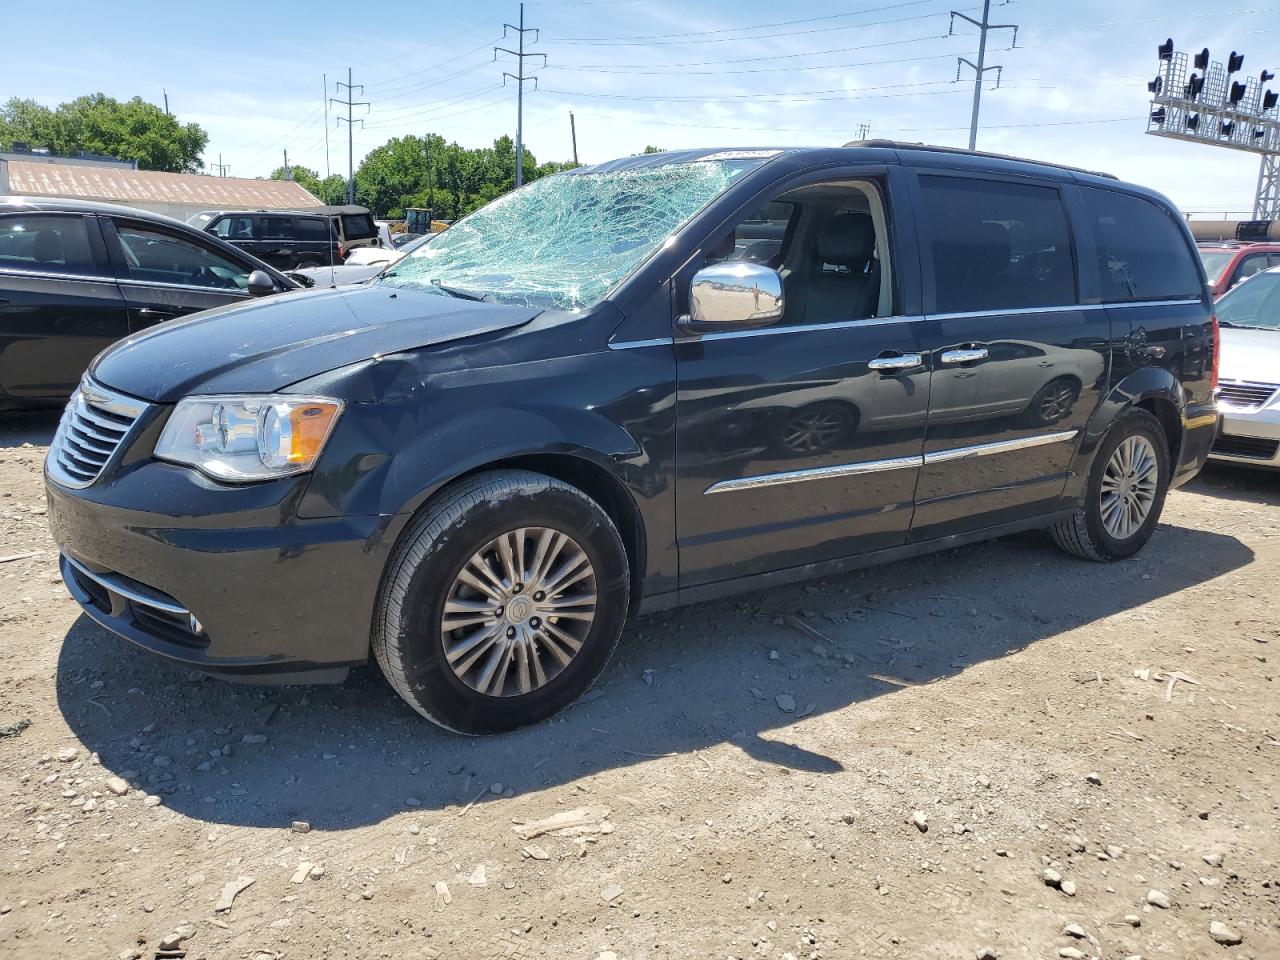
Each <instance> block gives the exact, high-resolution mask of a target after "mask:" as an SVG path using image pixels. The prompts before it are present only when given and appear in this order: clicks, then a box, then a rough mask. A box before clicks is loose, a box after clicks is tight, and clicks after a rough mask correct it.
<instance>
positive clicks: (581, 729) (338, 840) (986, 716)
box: [0, 417, 1280, 960]
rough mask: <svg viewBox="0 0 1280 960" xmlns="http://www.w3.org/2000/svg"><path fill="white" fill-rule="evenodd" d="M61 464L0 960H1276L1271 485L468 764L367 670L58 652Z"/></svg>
mask: <svg viewBox="0 0 1280 960" xmlns="http://www.w3.org/2000/svg"><path fill="white" fill-rule="evenodd" d="M52 425H53V424H52V420H50V419H49V418H47V417H43V418H41V417H34V418H33V417H28V418H10V419H8V420H3V421H0V558H3V562H0V662H2V667H0V728H4V729H3V731H0V732H2V733H3V734H4V735H3V737H2V738H0V836H3V840H4V845H3V851H2V852H0V956H12V957H22V958H52V957H58V958H68V960H70V958H99V957H103V958H114V957H117V956H121V957H138V956H141V957H146V958H152V957H155V956H157V955H159V956H162V957H163V956H182V955H183V954H182V953H181V952H180V950H182V949H185V956H186V957H187V958H188V960H194V958H201V957H204V958H209V960H214V958H251V960H259V958H260V960H267V958H288V960H312V958H329V957H334V958H336V957H359V958H361V960H366V958H369V960H371V958H378V957H396V958H435V957H441V958H449V960H452V958H463V960H469V958H489V957H527V958H543V957H548V958H585V960H596V958H597V957H601V956H603V957H605V958H611V956H612V955H616V957H617V958H619V960H631V958H641V957H645V958H650V957H651V958H672V960H675V958H681V960H685V958H693V957H698V958H702V957H707V958H711V957H714V958H725V957H734V958H746V957H771V958H797V960H802V958H806V957H809V958H814V957H825V958H840V957H861V956H867V957H895V958H898V957H900V958H911V960H916V958H934V957H942V958H965V960H973V958H975V957H981V956H983V954H982V951H983V950H984V949H986V948H989V949H990V950H991V951H993V953H992V954H990V955H992V956H994V955H996V954H998V955H999V957H1001V958H1021V957H1027V958H1056V957H1060V956H1061V957H1068V958H1070V957H1089V956H1098V957H1104V958H1125V957H1131V956H1141V957H1144V958H1161V957H1177V958H1185V957H1219V956H1221V957H1231V958H1243V957H1252V958H1258V960H1263V958H1269V960H1274V958H1277V957H1280V716H1278V709H1277V704H1280V699H1278V694H1280V684H1277V683H1276V677H1277V674H1278V673H1280V624H1278V623H1277V610H1278V609H1280V598H1278V596H1277V586H1276V585H1277V581H1278V579H1280V577H1278V575H1280V477H1273V476H1267V475H1258V474H1250V473H1245V472H1239V471H1232V470H1225V469H1213V470H1211V471H1210V472H1209V473H1208V474H1207V475H1206V476H1205V477H1204V478H1202V479H1201V480H1199V481H1197V482H1196V483H1195V484H1194V485H1193V486H1192V487H1191V488H1190V489H1189V490H1186V491H1183V492H1179V493H1177V494H1174V495H1172V496H1171V497H1170V500H1169V504H1168V508H1167V510H1166V513H1165V523H1164V525H1163V526H1162V528H1161V529H1160V531H1159V532H1158V533H1157V535H1156V537H1155V539H1154V541H1153V542H1152V544H1151V545H1150V547H1149V548H1148V549H1147V551H1146V552H1145V553H1144V554H1143V555H1142V556H1141V557H1140V558H1139V559H1137V560H1135V561H1132V562H1129V563H1126V564H1122V565H1119V566H1114V567H1101V566H1094V565H1090V564H1086V563H1082V562H1078V561H1073V560H1070V559H1068V558H1066V557H1065V556H1063V555H1060V554H1059V553H1057V552H1056V551H1055V550H1054V549H1053V548H1052V547H1051V546H1049V545H1047V544H1046V543H1044V542H1042V541H1040V540H1038V539H1037V538H1019V539H1013V540H1007V541H1003V542H999V543H992V544H987V545H983V546H978V547H972V548H966V549H963V550H957V551H953V552H951V553H948V554H943V555H939V556H936V557H932V558H929V559H926V560H918V561H912V562H907V563H899V564H895V565H892V566H888V567H883V568H880V569H875V570H870V571H866V572H863V573H858V574H853V575H849V576H844V577H839V578H833V579H829V580H824V581H820V582H818V583H814V584H809V585H801V586H796V587H791V588H785V589H779V590H776V591H773V592H770V593H765V594H760V595H753V596H750V597H748V598H746V599H741V600H730V601H724V602H720V603H715V604H709V605H706V606H702V607H697V608H692V609H689V610H684V611H679V612H676V613H672V614H669V615H663V616H661V617H656V618H652V619H648V620H644V621H642V622H639V623H637V624H635V625H633V626H632V627H631V628H630V629H629V630H628V631H627V634H626V636H625V637H624V638H623V643H622V647H621V649H620V652H619V655H618V656H617V658H616V659H615V660H614V662H613V664H612V665H611V666H610V668H609V669H608V671H607V672H606V673H605V675H604V677H603V679H602V681H601V683H600V685H599V686H598V687H597V689H596V690H595V691H593V693H592V694H591V696H590V697H589V698H588V701H587V702H586V703H584V704H581V705H579V706H576V707H574V708H573V709H572V710H570V711H569V712H568V713H567V714H566V715H564V716H563V717H562V718H560V719H558V720H556V721H555V722H553V723H549V724H546V725H543V726H540V727H537V728H534V729H530V730H525V731H523V732H520V733H518V734H515V735H511V736H505V737H497V738H491V739H486V740H466V739H460V738H457V737H453V736H450V735H447V734H445V733H443V732H442V731H439V730H437V729H435V728H434V727H432V726H430V725H428V724H426V723H425V722H422V721H420V720H419V719H417V717H416V715H414V714H412V713H411V712H410V711H409V710H408V709H407V708H406V707H404V706H402V705H401V703H400V702H399V701H398V700H397V699H396V697H395V696H394V695H393V694H392V693H391V691H390V690H389V688H388V687H387V686H386V685H385V684H384V683H383V681H382V679H381V677H380V676H379V675H378V673H377V672H376V669H373V668H370V669H368V670H366V671H363V672H361V673H360V674H359V675H357V676H354V677H353V678H352V679H351V680H350V681H349V682H348V683H347V684H346V685H345V686H342V687H324V688H283V689H281V688H263V687H247V686H236V685H230V684H226V683H222V682H219V681H215V680H207V679H204V678H202V677H200V676H198V675H195V674H190V673H188V672H187V671H186V670H183V669H180V668H178V667H176V666H172V665H169V664H168V663H165V662H163V661H161V660H159V659H156V658H154V657H151V656H148V655H146V654H144V653H142V652H140V651H138V650H135V649H134V648H133V647H131V646H130V645H129V644H128V643H126V642H125V641H123V640H119V639H117V638H115V637H113V636H111V635H109V634H107V633H105V632H104V631H102V630H100V629H99V628H97V627H96V626H94V625H93V624H92V623H91V622H90V621H89V620H88V619H87V618H85V617H82V616H80V614H79V611H78V608H77V607H76V605H75V603H74V602H72V601H71V600H70V598H69V597H67V595H66V593H65V591H64V589H63V587H62V585H61V583H60V581H59V579H58V575H57V568H56V564H55V552H54V549H53V545H52V543H51V542H50V540H49V538H48V534H47V532H46V529H45V523H44V517H43V493H42V488H41V480H40V462H41V458H42V457H43V454H44V444H45V443H46V442H47V440H48V438H49V435H50V433H51V430H52ZM27 553H34V556H29V557H26V558H21V559H12V558H13V556H14V555H22V554H27ZM1179 672H1180V673H1179ZM1179 677H1180V678H1181V679H1179ZM1171 679H1173V680H1174V681H1175V682H1174V683H1173V684H1172V685H1171V683H1170V680H1171ZM27 723H29V725H25V724H27ZM113 778H117V779H113ZM117 792H118V794H117ZM573 811H580V813H579V814H576V816H579V817H580V818H581V820H582V824H581V825H580V826H579V828H578V829H577V830H576V831H573V830H571V831H561V832H548V833H543V834H542V835H540V836H532V834H533V833H536V832H537V829H536V827H535V828H522V827H521V823H523V822H526V821H538V820H540V819H542V818H545V817H548V816H551V815H554V814H570V813H571V812H573ZM917 813H919V814H920V815H921V817H922V818H927V819H922V820H921V823H922V824H923V826H924V827H927V829H921V827H918V826H917V825H916V824H914V823H913V822H912V818H913V816H914V815H916V814H917ZM294 821H305V822H306V823H308V824H309V825H310V830H309V832H305V833H302V832H294V830H293V829H292V827H291V825H292V824H293V822H294ZM306 864H311V865H313V866H314V867H315V869H311V870H307V869H305V868H304V866H305V865H306ZM1049 871H1055V872H1049ZM1046 876H1047V877H1048V880H1046ZM1056 877H1060V878H1061V879H1060V880H1056V879H1055V878H1056ZM242 878H244V879H248V878H252V881H253V882H252V884H251V885H249V886H247V887H246V888H245V889H243V890H242V891H241V892H240V893H239V894H238V895H237V896H236V897H235V898H234V903H233V905H232V906H231V908H230V909H229V910H215V905H216V901H218V899H219V897H220V895H222V894H223V889H224V886H225V885H227V884H228V883H229V882H231V883H232V884H233V888H234V886H238V885H239V884H238V883H237V881H239V882H243V880H242ZM1157 901H1159V905H1157V904H1156V902H1157ZM1214 922H1217V923H1220V924H1225V925H1226V927H1228V928H1229V930H1228V931H1227V933H1234V934H1235V936H1237V937H1242V938H1243V943H1241V944H1239V945H1223V944H1220V943H1219V942H1217V941H1216V940H1215V939H1214V938H1213V937H1212V936H1211V933H1210V925H1211V923H1214ZM1072 924H1074V925H1076V926H1072V927H1070V928H1069V929H1068V925H1072ZM183 925H187V929H185V930H177V931H176V932H178V933H181V934H188V933H190V934H193V935H191V936H190V937H189V938H186V939H183V940H182V941H181V948H180V949H179V950H173V951H165V950H163V949H161V948H162V946H163V944H164V943H165V938H166V937H167V936H168V935H170V934H171V933H173V932H175V928H180V927H182V926H183ZM1215 930H1216V931H1217V933H1218V937H1219V939H1226V940H1230V939H1234V938H1233V937H1230V936H1227V933H1224V932H1223V931H1222V930H1221V928H1216V927H1215ZM170 942H172V941H170ZM157 951H159V953H158V954H157ZM1071 951H1078V952H1071Z"/></svg>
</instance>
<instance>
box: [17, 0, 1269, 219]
mask: <svg viewBox="0 0 1280 960" xmlns="http://www.w3.org/2000/svg"><path fill="white" fill-rule="evenodd" d="M954 2H956V3H957V9H962V10H964V11H965V12H967V13H969V14H970V15H971V16H975V17H980V15H981V5H980V2H979V3H977V4H975V3H974V2H973V0H968V5H965V4H966V0H954ZM1265 3H1266V0H1220V3H1219V4H1218V7H1220V8H1221V9H1216V10H1214V11H1213V12H1212V13H1206V12H1205V11H1206V10H1209V9H1211V6H1210V5H1209V4H1206V3H1203V2H1199V3H1193V2H1187V0H1162V2H1159V3H1157V2H1151V0H1130V2H1126V3H1116V2H1104V0H1073V2H1070V3H1067V2H1063V0H1015V2H1010V3H1001V2H999V0H996V2H994V3H993V5H992V19H993V21H998V22H1002V23H1017V24H1019V25H1020V27H1021V29H1020V30H1019V32H1018V45H1017V47H1016V48H1015V49H1009V43H1008V39H1009V34H1008V32H1007V31H1006V32H1002V33H1000V34H993V35H992V44H991V49H990V53H989V57H988V63H991V64H1002V65H1003V66H1004V73H1003V79H1002V83H1001V86H1000V89H998V90H997V89H994V87H995V83H994V77H993V78H992V80H991V82H989V83H988V84H987V87H988V90H987V91H986V92H985V93H984V95H983V114H982V123H983V130H982V132H981V133H980V138H979V144H978V145H979V147H980V148H982V149H988V150H994V151H999V152H1005V153H1012V154H1017V155H1022V156H1029V157H1034V158H1039V159H1047V160H1055V161H1059V162H1064V163H1072V164H1078V165H1081V166H1086V167H1090V168H1093V169H1101V170H1107V171H1110V172H1112V173H1115V174H1117V175H1119V176H1121V177H1123V178H1125V179H1129V180H1135V181H1138V182H1142V183H1146V184H1148V185H1150V186H1153V187H1156V188H1157V189H1160V190H1163V191H1164V192H1166V193H1168V194H1169V195H1170V196H1171V197H1172V198H1173V199H1174V200H1175V201H1176V202H1177V203H1178V204H1180V205H1181V206H1182V207H1183V208H1184V209H1187V210H1247V209H1248V207H1249V206H1250V204H1251V202H1252V197H1253V192H1254V189H1255V186H1256V179H1257V160H1256V158H1254V157H1253V156H1251V155H1247V154H1238V153H1233V152H1230V151H1225V150H1221V149H1215V148H1212V147H1206V146H1200V145H1196V144H1185V143H1181V142H1176V141H1169V140H1164V139H1159V138H1154V137H1149V136H1146V135H1145V133H1144V130H1145V123H1144V119H1143V118H1144V117H1145V115H1146V109H1147V108H1146V104H1147V94H1146V81H1147V80H1148V79H1150V78H1151V76H1153V75H1154V73H1155V70H1156V57H1155V46H1156V44H1158V43H1159V42H1160V41H1162V40H1164V39H1165V37H1169V36H1171V37H1173V38H1174V39H1175V41H1177V42H1178V44H1179V47H1180V48H1181V49H1188V50H1190V49H1199V48H1200V47H1202V46H1208V47H1209V48H1210V49H1211V50H1212V51H1213V54H1214V58H1215V59H1219V58H1221V59H1225V56H1226V54H1227V53H1228V52H1229V51H1230V50H1231V49H1237V50H1240V51H1241V52H1243V53H1244V54H1245V55H1246V61H1245V71H1246V72H1247V73H1251V74H1256V73H1257V72H1258V71H1259V70H1260V69H1261V68H1262V67H1264V66H1266V67H1269V68H1272V69H1275V68H1276V67H1278V66H1280V19H1277V14H1280V3H1277V5H1276V6H1274V7H1268V6H1266V5H1265ZM56 8H57V15H56V38H52V37H51V38H50V39H51V41H52V42H45V41H44V40H41V39H40V38H42V37H44V36H46V35H47V33H48V31H49V28H50V22H49V20H48V17H47V14H48V12H49V11H50V10H51V9H53V8H51V7H42V6H40V5H38V4H22V5H16V6H11V7H10V8H9V9H7V10H6V12H5V22H6V26H7V28H8V29H7V30H6V33H7V34H8V35H9V36H10V37H27V38H31V40H30V42H24V43H22V44H17V43H13V42H11V43H9V44H6V69H5V83H4V89H3V90H0V97H4V98H7V97H8V96H11V95H16V96H22V97H32V98H34V99H36V100H39V101H41V102H44V103H48V104H50V105H53V104H56V103H57V102H59V101H62V100H65V99H69V98H71V97H74V96H77V95H79V94H82V93H87V92H90V91H102V92H104V93H107V94H110V95H112V96H116V97H120V98H126V97H130V96H134V95H141V96H143V97H145V98H147V99H149V100H153V101H154V102H157V103H159V102H161V96H162V94H161V91H162V90H167V91H168V94H169V102H170V106H171V109H172V110H173V111H174V112H175V113H176V114H177V115H178V116H179V117H180V118H182V119H184V120H195V121H197V122H199V123H200V124H201V125H202V126H204V127H205V129H207V130H208V131H209V133H210V142H209V149H208V151H207V153H206V160H207V161H210V162H216V161H217V160H218V154H219V153H220V154H221V156H222V162H224V163H226V164H228V165H229V166H230V173H231V175H233V176H263V175H265V174H267V173H269V172H270V170H271V169H273V168H274V167H276V166H278V165H279V164H280V162H281V155H282V150H283V149H284V148H286V147H287V148H288V150H289V155H290V159H291V160H293V161H295V162H299V163H304V164H306V165H307V166H310V167H313V168H317V169H319V170H320V171H321V173H323V172H324V170H325V166H326V159H325V143H324V136H325V116H324V111H323V95H322V94H323V88H322V84H323V77H322V75H323V74H325V73H327V74H328V79H329V93H330V94H331V95H332V94H333V93H334V89H333V83H334V81H335V80H338V79H344V80H345V78H346V70H347V67H348V66H350V67H351V68H353V70H354V74H355V81H356V83H363V84H364V85H365V91H364V95H363V96H361V97H359V99H362V100H368V101H370V102H371V107H370V109H369V110H368V111H358V112H357V116H360V115H363V117H364V119H365V126H364V129H357V130H356V133H355V153H356V159H357V162H358V161H359V158H360V156H361V155H363V153H364V152H366V151H367V150H368V149H370V148H372V147H375V146H378V145H379V144H381V143H384V142H385V141H386V140H387V139H389V138H390V137H393V136H398V135H403V134H409V133H423V132H426V131H428V130H430V131H434V132H438V133H441V134H443V135H444V136H446V137H448V138H449V139H453V140H457V141H459V142H460V143H463V144H465V145H468V146H478V145H482V144H486V143H488V142H490V141H492V140H493V139H494V138H495V137H497V136H500V135H502V134H503V133H511V134H514V130H515V90H514V88H512V87H511V86H508V87H506V88H505V89H504V88H503V87H502V72H503V70H504V69H511V65H510V64H505V65H504V64H501V63H494V62H493V49H492V48H493V47H494V46H495V45H505V46H514V37H511V36H509V37H508V38H507V40H506V41H505V42H504V41H503V39H502V33H503V27H502V25H503V22H504V21H508V22H515V19H516V17H517V16H518V9H517V5H516V4H515V3H511V2H507V0H474V2H472V3H468V4H457V3H449V4H442V3H439V2H417V3H413V4H408V3H399V2H392V3H381V4H372V5H369V6H367V7H366V6H362V5H360V4H353V3H351V2H349V0H348V2H330V0H313V2H310V3H306V4H288V5H285V4H271V3H261V2H259V3H249V2H245V0H223V2H221V3H218V4H174V3H172V2H166V3H159V2H151V3H145V2H128V0H119V2H116V3H112V4H101V3H97V2H92V3H91V2H81V0H63V2H61V3H59V4H57V5H56ZM951 9H952V2H951V0H845V2H833V0H810V2H809V3H806V4H803V5H800V4H780V3H776V2H773V3H770V2H765V0H709V2H699V3H688V2H676V0H542V2H530V3H527V4H526V6H525V11H526V12H525V16H526V22H527V24H528V25H530V26H536V27H539V28H540V29H541V35H540V42H539V43H538V44H537V45H536V46H534V47H531V49H533V50H536V51H539V52H542V53H545V54H546V55H547V58H548V63H547V66H546V67H545V68H544V67H541V66H536V67H534V65H535V63H538V62H536V61H531V62H530V66H531V67H532V68H534V72H536V73H538V74H539V75H540V78H539V87H540V89H539V90H538V91H536V92H535V91H533V90H532V88H531V85H530V88H529V90H528V92H527V95H526V100H525V104H526V111H525V133H526V142H527V143H528V146H529V148H530V149H531V150H533V151H534V153H535V154H536V155H537V157H538V158H539V159H540V160H544V159H568V158H569V157H570V156H571V147H570V139H569V117H568V114H569V111H571V110H572V111H573V112H574V113H575V114H576V116H577V122H578V146H579V153H580V156H581V159H582V160H583V161H584V162H592V161H600V160H606V159H609V158H611V157H615V156H619V155H625V154H628V153H634V152H638V151H639V150H641V149H642V148H643V147H644V146H645V145H646V144H651V143H652V144H658V145H661V146H664V147H669V148H676V147H693V146H715V145H735V146H736V145H749V144H770V145H788V144H833V143H843V142H845V141H846V140H850V139H853V138H855V137H856V135H857V132H858V129H859V126H860V125H861V124H864V123H865V124H867V125H868V126H869V127H870V131H871V136H873V137H896V138H900V139H904V140H923V141H928V142H932V143H941V144H951V145H958V146H963V145H965V143H966V142H967V136H968V119H969V108H970V100H971V97H972V89H973V87H972V83H971V82H961V83H955V77H956V57H957V56H966V57H969V58H970V59H974V58H975V56H976V49H977V38H976V35H975V32H974V30H973V29H972V28H971V27H969V26H968V25H967V24H964V23H962V22H960V21H957V22H956V24H955V31H954V34H953V35H951V36H948V29H949V16H948V13H949V11H950V10H951ZM762 25H763V26H762ZM1277 72H1280V70H1277ZM1277 89H1280V86H1277ZM329 126H330V129H329V139H330V148H329V153H330V159H329V166H330V168H331V169H332V170H333V171H334V172H340V173H345V170H346V160H347V139H346V129H345V126H343V127H341V128H335V126H334V124H333V119H332V115H331V116H330V119H329Z"/></svg>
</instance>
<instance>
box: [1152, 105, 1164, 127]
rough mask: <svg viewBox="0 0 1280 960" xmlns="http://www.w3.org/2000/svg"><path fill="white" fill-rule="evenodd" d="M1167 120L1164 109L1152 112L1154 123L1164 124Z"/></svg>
mask: <svg viewBox="0 0 1280 960" xmlns="http://www.w3.org/2000/svg"><path fill="white" fill-rule="evenodd" d="M1166 119H1167V116H1166V114H1165V112H1164V107H1160V108H1159V109H1157V110H1153V111H1152V112H1151V122H1152V123H1157V124H1163V123H1164V122H1165V120H1166Z"/></svg>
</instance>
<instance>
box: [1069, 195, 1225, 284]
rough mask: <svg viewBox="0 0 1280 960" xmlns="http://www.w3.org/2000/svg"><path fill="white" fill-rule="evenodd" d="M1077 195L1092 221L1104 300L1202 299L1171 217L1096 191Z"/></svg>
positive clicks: (1186, 247) (1190, 256) (1196, 276)
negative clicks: (1082, 200)
mask: <svg viewBox="0 0 1280 960" xmlns="http://www.w3.org/2000/svg"><path fill="white" fill-rule="evenodd" d="M1080 192H1081V193H1082V194H1083V195H1084V202H1085V205H1086V207H1087V208H1088V210H1089V217H1090V219H1091V220H1092V221H1093V229H1094V237H1095V238H1096V240H1097V244H1098V272H1099V273H1101V275H1102V299H1103V300H1104V301H1106V302H1107V303H1122V302H1124V301H1126V300H1185V299H1191V298H1194V297H1199V296H1201V294H1202V292H1203V286H1202V282H1201V279H1200V271H1199V270H1197V269H1196V261H1195V257H1194V255H1193V254H1192V252H1191V248H1190V246H1189V245H1188V244H1187V241H1186V239H1185V238H1184V236H1183V233H1182V228H1181V226H1180V225H1179V224H1178V222H1177V221H1176V220H1175V219H1174V217H1173V214H1171V213H1170V212H1169V211H1168V210H1165V209H1164V208H1163V207H1161V206H1158V205H1156V204H1154V203H1152V202H1151V201H1150V200H1144V199H1142V198H1141V197H1132V196H1129V195H1128V194H1124V193H1115V192H1113V191H1111V190H1102V189H1099V188H1097V187H1082V188H1081V189H1080Z"/></svg>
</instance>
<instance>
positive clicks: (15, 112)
mask: <svg viewBox="0 0 1280 960" xmlns="http://www.w3.org/2000/svg"><path fill="white" fill-rule="evenodd" d="M14 141H23V142H27V143H30V144H31V145H32V146H44V147H48V148H49V149H50V150H52V151H53V152H54V153H60V154H73V153H75V152H76V151H77V150H88V151H91V152H93V153H102V154H106V155H107V156H111V157H118V158H120V159H121V160H136V161H137V162H138V166H139V167H141V168H142V169H143V170H165V171H169V172H171V173H187V172H192V171H196V170H200V169H202V168H203V167H204V163H203V162H202V161H201V160H200V154H201V153H202V152H203V151H204V148H205V147H206V146H207V145H208V143H209V135H208V134H207V133H206V132H205V131H204V130H203V129H202V128H201V127H200V126H199V125H198V124H194V123H187V124H183V123H179V122H178V120H177V119H175V118H174V117H172V116H170V115H169V114H167V113H165V112H164V111H163V110H161V109H160V108H159V107H157V106H156V105H155V104H154V103H147V102H146V101H145V100H143V99H142V98H141V97H134V98H133V99H132V100H126V101H124V102H121V101H119V100H116V99H115V98H113V97H108V96H106V95H105V94H102V93H94V94H89V95H88V96H83V97H77V98H76V99H75V100H71V101H69V102H67V103H62V104H59V105H58V106H57V108H56V109H53V110H50V109H49V108H48V107H44V106H41V105H40V104H38V103H36V102H35V101H34V100H22V99H19V98H17V97H15V98H13V99H11V100H9V101H8V102H7V103H6V104H5V105H4V106H3V107H0V144H3V145H4V146H6V147H10V148H11V147H12V145H13V143H14Z"/></svg>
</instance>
